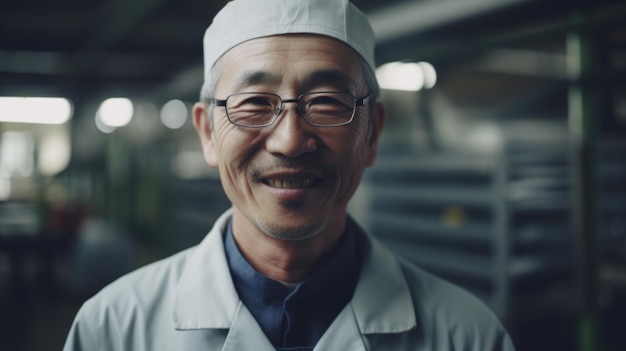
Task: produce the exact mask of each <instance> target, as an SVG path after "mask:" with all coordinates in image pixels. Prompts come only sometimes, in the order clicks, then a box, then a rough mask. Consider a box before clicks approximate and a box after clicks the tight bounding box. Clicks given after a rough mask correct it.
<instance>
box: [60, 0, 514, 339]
mask: <svg viewBox="0 0 626 351" xmlns="http://www.w3.org/2000/svg"><path fill="white" fill-rule="evenodd" d="M373 52H374V35H373V32H372V30H371V28H370V26H369V23H368V22H367V19H366V18H365V16H364V15H363V14H362V13H361V12H360V11H359V10H358V9H357V8H356V7H354V6H353V5H352V4H350V3H349V2H347V1H345V0H301V1H294V0H262V1H261V0H235V1H231V2H229V3H228V4H227V5H226V7H225V8H224V9H223V10H222V11H221V12H220V13H219V14H218V15H217V16H216V17H215V19H214V20H213V23H212V24H211V26H210V27H209V29H208V30H207V32H206V34H205V38H204V54H205V55H204V56H205V83H204V85H203V87H202V92H201V101H200V102H198V103H197V104H196V105H195V106H194V109H193V117H194V125H195V127H196V129H197V132H198V135H199V137H200V140H201V144H202V149H203V152H204V157H205V160H206V162H207V163H208V164H209V165H210V166H212V167H216V168H217V169H218V170H219V172H220V178H221V182H222V185H223V188H224V190H225V192H226V194H227V196H228V198H229V199H230V201H231V203H232V209H230V210H229V211H227V212H226V213H225V214H224V215H223V216H222V217H221V218H220V219H218V220H217V222H216V223H215V225H214V227H213V229H212V230H211V231H210V232H209V234H208V235H207V236H206V238H205V239H204V240H203V241H202V243H200V244H199V245H198V246H197V247H193V248H191V249H188V250H186V251H184V252H181V253H179V254H177V255H175V256H172V257H170V258H166V259H164V260H161V261H159V262H156V263H154V264H151V265H149V266H147V267H144V268H141V269H139V270H138V271H136V272H133V273H131V274H129V275H127V276H125V277H122V278H121V279H119V280H118V281H116V282H114V283H113V284H111V285H110V286H108V287H106V288H105V289H103V290H102V291H101V292H100V293H98V294H97V295H96V296H94V297H93V298H91V299H90V300H88V301H87V302H86V303H85V304H84V306H83V307H82V308H81V310H80V311H79V313H78V315H77V316H76V319H75V321H74V324H73V325H72V329H71V331H70V334H69V336H68V338H67V342H66V345H65V350H67V351H69V350H224V351H228V350H231V351H241V350H254V351H258V350H291V351H305V350H308V351H310V350H320V351H321V350H475V351H484V350H512V349H513V346H512V344H511V341H510V339H509V337H508V335H507V333H506V331H505V330H504V329H503V328H502V326H501V324H500V323H499V321H498V320H497V319H496V318H495V316H494V315H493V314H492V313H491V312H490V311H489V310H488V309H487V308H486V307H485V306H484V305H483V304H482V303H480V302H479V301H478V300H477V299H475V298H474V297H472V296H471V295H469V294H468V293H466V292H464V291H462V290H460V289H459V288H457V287H455V286H453V285H451V284H448V283H446V282H443V281H441V280H439V279H437V278H435V277H433V276H431V275H429V274H427V273H425V272H423V271H421V270H420V269H418V268H416V267H413V266H411V265H409V264H407V263H405V262H403V261H400V260H398V259H396V258H395V257H394V256H393V255H392V254H391V253H390V252H389V251H387V250H386V249H385V248H384V247H382V246H381V245H380V244H379V243H378V242H376V241H375V240H373V239H372V238H371V237H369V236H368V235H367V234H366V233H365V232H364V231H363V230H362V229H361V228H360V227H359V226H358V225H357V223H355V222H354V221H353V220H352V219H351V218H350V216H349V215H348V213H347V209H346V208H347V205H348V202H349V200H350V198H351V197H352V195H353V194H354V192H355V191H356V189H357V187H358V185H359V183H360V180H361V176H362V174H363V172H364V170H365V168H366V167H368V166H370V165H372V164H373V162H374V160H375V158H376V147H377V143H378V139H379V136H380V134H381V131H382V129H383V125H384V121H385V111H384V108H383V106H382V104H381V103H380V102H379V101H378V95H379V91H378V90H379V89H378V85H377V83H376V79H375V75H374V69H375V65H374V54H373ZM207 200H208V199H207Z"/></svg>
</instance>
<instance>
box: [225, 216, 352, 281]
mask: <svg viewBox="0 0 626 351" xmlns="http://www.w3.org/2000/svg"><path fill="white" fill-rule="evenodd" d="M237 219H239V218H236V217H235V215H233V237H234V239H235V242H236V243H237V247H238V248H239V250H240V251H241V254H242V255H243V257H244V258H245V259H246V260H247V261H248V263H250V265H251V266H252V267H253V268H254V269H255V270H256V271H257V272H259V273H261V274H263V275H264V276H266V277H268V278H270V279H273V280H276V281H280V282H284V283H299V282H301V281H303V280H304V279H305V278H306V277H307V276H308V275H309V273H310V272H311V271H312V270H313V268H314V267H315V264H316V263H317V262H318V261H319V259H320V258H321V257H322V256H323V255H324V254H326V253H327V252H328V251H330V250H331V249H332V248H333V247H334V246H335V245H336V244H337V242H338V241H339V239H340V238H341V236H342V235H343V232H344V228H345V218H344V219H343V220H342V221H341V223H337V224H336V225H329V226H328V228H326V229H324V230H322V232H320V233H319V234H317V235H316V236H314V237H312V238H308V239H305V240H299V241H286V240H281V239H276V238H273V237H271V236H269V235H267V234H265V233H263V232H262V231H261V230H260V229H258V228H256V227H253V226H247V225H245V222H244V223H242V222H241V221H237Z"/></svg>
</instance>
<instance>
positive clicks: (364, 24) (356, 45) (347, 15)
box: [203, 0, 376, 80]
mask: <svg viewBox="0 0 626 351" xmlns="http://www.w3.org/2000/svg"><path fill="white" fill-rule="evenodd" d="M288 33H311V34H321V35H325V36H328V37H331V38H335V39H338V40H340V41H342V42H344V43H346V44H347V45H349V46H350V47H352V48H353V49H354V50H355V51H356V52H357V53H359V54H360V55H361V56H362V57H363V58H364V59H365V61H366V62H367V63H368V65H369V66H370V68H371V69H372V71H375V69H376V65H375V63H374V45H375V37H374V31H373V30H372V27H371V26H370V23H369V21H368V20H367V17H365V15H364V14H363V13H362V12H361V11H360V10H359V9H357V8H356V6H354V5H353V4H352V3H350V2H349V1H348V0H234V1H230V2H229V3H228V4H226V6H225V7H224V8H223V9H222V10H221V11H220V12H219V13H218V14H217V15H216V16H215V18H214V19H213V23H211V25H210V26H209V28H208V29H207V30H206V32H205V34H204V40H203V43H204V78H205V80H206V79H207V78H208V73H209V71H210V70H211V67H213V65H214V64H215V62H216V61H217V60H218V59H219V58H220V57H221V56H222V55H224V54H225V53H226V52H227V51H228V50H230V49H232V48H233V47H235V46H237V45H239V44H241V43H243V42H245V41H248V40H251V39H255V38H261V37H267V36H271V35H280V34H288Z"/></svg>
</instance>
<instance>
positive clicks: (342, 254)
mask: <svg viewBox="0 0 626 351" xmlns="http://www.w3.org/2000/svg"><path fill="white" fill-rule="evenodd" d="M224 246H225V252H226V258H227V260H228V265H229V268H230V271H231V275H232V277H233V282H234V284H235V289H236V290H237V293H238V294H239V298H240V299H241V301H242V302H243V303H244V305H246V307H247V308H248V309H249V310H250V313H252V315H253V316H254V318H255V319H256V321H257V322H258V323H259V326H260V327H261V329H262V330H263V332H264V333H265V335H266V336H267V338H268V339H269V340H270V342H271V343H272V344H273V345H274V346H275V347H276V348H277V349H278V350H289V351H305V350H312V349H313V347H314V346H315V344H316V343H317V341H318V340H319V339H320V338H321V336H322V334H324V332H325V331H326V329H328V327H329V326H330V324H331V323H332V322H333V320H334V319H335V317H336V316H337V315H338V314H339V312H340V311H341V310H342V309H343V307H344V306H345V305H346V304H347V303H348V301H350V299H351V298H352V295H353V293H354V289H355V287H356V283H357V280H358V275H359V271H360V258H359V255H358V249H357V242H356V237H355V235H354V234H353V233H352V228H351V223H350V221H348V222H347V225H346V231H345V233H344V235H343V236H342V238H341V239H340V240H339V242H338V243H337V245H336V246H335V247H334V248H333V249H332V250H331V251H330V252H328V253H327V254H326V255H324V256H323V257H322V258H320V260H319V261H318V263H317V264H316V267H314V269H313V270H312V272H311V273H310V274H309V276H308V277H307V278H306V279H305V280H304V281H302V282H301V283H299V284H298V285H297V286H296V287H295V289H291V290H290V289H289V288H288V287H287V286H285V285H284V284H282V283H280V282H277V281H275V280H272V279H269V278H267V277H265V276H263V275H262V274H260V273H259V272H257V271H256V270H255V269H254V268H253V267H252V266H250V264H249V263H248V261H246V259H245V258H244V257H243V256H242V254H241V252H240V251H239V248H238V247H237V244H236V243H235V240H234V238H233V234H232V229H231V225H230V223H229V225H228V228H227V230H226V240H225V244H224Z"/></svg>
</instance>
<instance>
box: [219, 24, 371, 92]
mask: <svg viewBox="0 0 626 351" xmlns="http://www.w3.org/2000/svg"><path fill="white" fill-rule="evenodd" d="M220 67H221V71H222V74H221V78H220V81H224V84H231V85H246V84H247V85H255V84H264V85H268V84H269V85H277V86H279V85H281V84H286V83H288V82H293V83H302V82H305V81H307V80H308V81H309V83H311V81H312V80H313V81H315V82H316V83H319V84H321V83H332V84H334V83H338V84H341V85H345V86H346V88H349V87H353V86H354V84H356V82H357V81H359V80H360V79H359V77H360V75H361V72H362V70H361V67H362V65H361V58H360V56H359V54H357V53H356V51H354V50H353V49H352V48H351V47H349V46H348V45H346V44H344V43H343V42H341V41H339V40H336V39H333V38H330V37H325V36H321V35H315V34H288V35H277V36H269V37H263V38H256V39H253V40H249V41H246V42H244V43H241V44H239V45H237V46H235V47H233V48H232V49H231V50H229V51H228V52H227V53H226V54H224V56H223V57H222V59H221V60H220Z"/></svg>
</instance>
